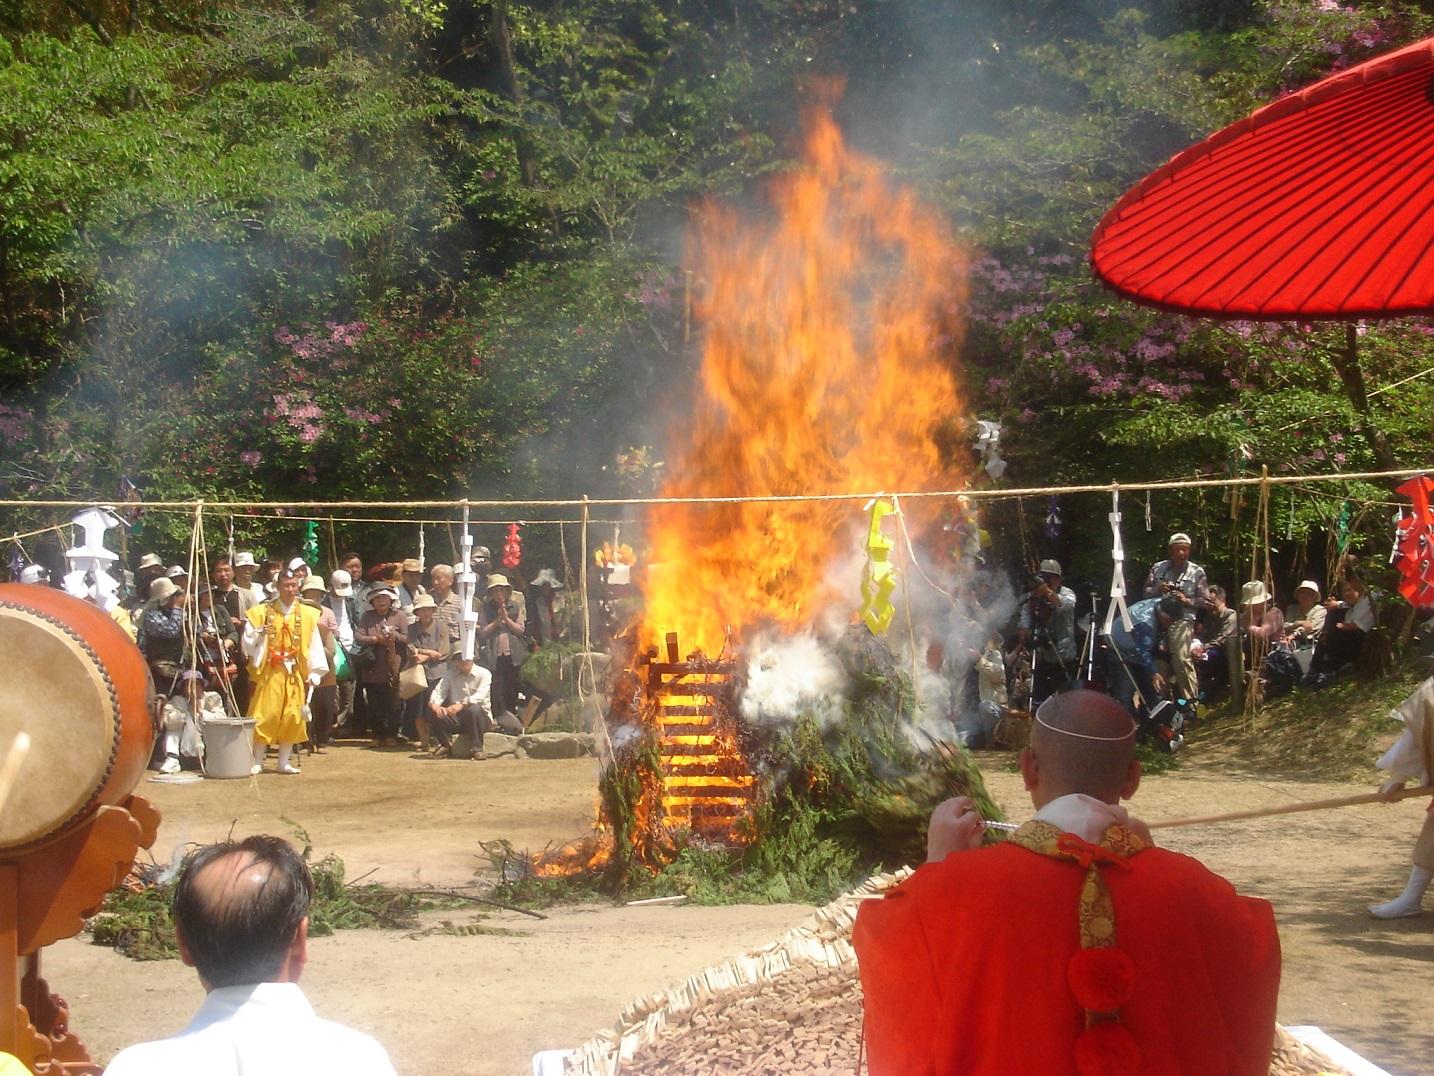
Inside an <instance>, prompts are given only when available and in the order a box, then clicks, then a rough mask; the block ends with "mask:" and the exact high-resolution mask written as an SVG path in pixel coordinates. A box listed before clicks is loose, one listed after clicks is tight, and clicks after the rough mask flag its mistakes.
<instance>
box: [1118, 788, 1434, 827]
mask: <svg viewBox="0 0 1434 1076" xmlns="http://www.w3.org/2000/svg"><path fill="white" fill-rule="evenodd" d="M1415 796H1434V785H1420V786H1419V787H1418V788H1401V789H1399V790H1398V791H1397V792H1389V793H1384V792H1365V793H1363V794H1361V795H1358V796H1338V797H1336V798H1335V799H1328V800H1301V801H1300V802H1298V803H1285V804H1281V805H1280V806H1278V807H1255V808H1253V809H1251V810H1248V811H1226V812H1225V813H1224V814H1207V815H1198V816H1196V817H1193V818H1166V819H1162V820H1161V821H1159V822H1146V823H1145V824H1146V825H1147V826H1149V827H1150V828H1151V829H1172V828H1174V827H1175V826H1203V825H1205V824H1207V823H1210V822H1239V821H1242V820H1244V819H1247V818H1271V817H1273V816H1275V815H1281V814H1302V813H1304V812H1306V811H1328V810H1332V809H1333V808H1335V807H1358V806H1359V805H1361V804H1364V803H1393V802H1394V801H1395V800H1407V799H1412V798H1414V797H1415Z"/></svg>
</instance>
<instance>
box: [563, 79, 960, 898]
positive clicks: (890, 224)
mask: <svg viewBox="0 0 1434 1076" xmlns="http://www.w3.org/2000/svg"><path fill="white" fill-rule="evenodd" d="M805 131H806V137H805V142H804V152H803V155H802V157H801V160H800V162H799V164H798V165H797V166H796V167H795V168H794V169H793V170H792V171H791V172H790V173H788V174H786V175H784V176H783V177H781V178H780V179H778V180H777V181H776V182H775V183H774V184H773V187H772V199H771V201H772V207H773V212H772V213H771V214H770V215H764V216H763V217H761V218H760V219H751V218H746V217H743V216H741V215H739V214H738V213H737V212H735V211H733V210H732V209H730V208H727V207H724V206H720V205H708V206H706V207H704V208H703V209H702V210H701V211H700V212H699V213H698V215H697V219H696V222H695V228H694V237H693V242H692V259H691V260H692V262H693V264H694V276H695V279H696V281H697V282H698V291H699V294H700V296H701V298H700V300H699V305H698V315H699V319H700V322H701V325H702V330H703V355H702V365H701V374H700V380H699V385H698V386H697V389H698V391H697V392H696V394H695V403H694V405H693V409H692V414H691V416H690V420H689V421H688V422H687V423H686V424H685V425H684V427H683V428H682V429H681V430H678V431H674V437H673V440H674V442H675V443H674V444H673V445H672V446H671V447H670V449H669V458H670V462H669V469H668V474H669V476H670V477H669V479H668V481H667V483H666V485H665V486H664V488H663V489H662V491H661V492H662V495H663V497H665V498H672V499H676V500H678V501H682V500H686V501H687V502H688V503H667V504H662V505H659V506H657V507H655V508H654V509H653V510H652V512H651V514H650V516H649V518H648V520H647V524H648V525H647V528H646V530H647V534H648V536H649V547H650V551H649V567H648V569H647V571H646V572H645V573H644V578H643V580H642V591H643V597H644V605H645V607H644V612H643V614H642V615H643V621H642V624H641V625H640V626H638V627H637V630H636V632H635V638H636V641H637V646H636V658H635V662H634V665H633V667H632V668H631V669H630V670H629V672H628V676H627V680H626V682H625V684H624V685H622V686H620V687H619V688H618V689H617V690H616V691H615V693H614V705H613V709H612V712H611V713H610V714H609V717H608V726H609V731H610V732H612V733H613V736H612V739H613V742H614V744H615V745H616V750H615V752H614V757H613V759H612V760H611V762H610V763H609V765H608V767H607V769H606V772H605V774H604V778H603V782H602V808H601V814H602V818H601V820H600V823H599V830H598V833H597V835H596V836H595V837H594V838H592V839H590V840H588V841H585V842H581V844H580V845H579V846H578V847H570V848H568V849H565V850H564V851H563V852H562V853H561V854H558V855H556V856H549V857H547V858H546V859H545V860H544V861H542V862H540V864H539V870H540V872H543V873H554V872H567V871H571V870H573V869H578V868H585V867H588V868H590V867H595V866H598V865H600V864H604V863H609V864H610V863H611V862H612V861H613V860H614V859H616V860H618V861H620V865H623V866H622V868H621V870H620V872H619V873H621V874H623V875H624V876H625V872H626V866H625V864H630V863H631V862H633V861H639V862H641V863H643V864H644V865H645V866H647V867H650V868H655V867H660V866H661V865H662V864H663V863H665V862H667V861H669V860H670V859H671V858H672V857H673V856H674V855H675V854H676V853H677V851H678V850H679V849H680V848H681V847H682V845H683V844H684V843H686V842H689V841H693V840H697V841H699V842H706V843H708V844H711V843H713V842H714V841H715V842H716V843H721V844H725V845H727V846H729V847H730V846H735V845H742V844H747V843H750V842H752V841H754V840H756V839H758V838H759V837H761V836H763V834H762V832H761V827H760V826H759V825H758V823H757V821H756V815H757V812H758V808H759V807H760V806H761V802H762V797H763V795H764V789H763V787H762V782H761V780H759V777H758V775H757V773H756V772H755V771H757V770H758V769H762V768H763V766H762V765H759V764H758V763H756V762H754V755H761V754H762V748H763V747H768V748H769V747H770V746H771V745H770V742H769V741H768V742H766V743H765V744H764V743H759V742H758V740H759V739H760V735H759V732H758V730H756V729H755V728H754V727H753V724H754V723H753V722H751V721H744V720H743V718H742V711H743V704H742V695H743V692H744V689H745V688H746V687H747V686H748V684H749V683H754V681H752V680H750V678H749V675H748V674H749V669H748V666H749V664H751V663H753V661H754V659H755V658H756V656H757V655H756V650H757V649H759V648H760V647H766V646H770V645H771V643H772V640H774V639H776V640H793V639H802V640H806V641H807V642H808V644H809V645H810V646H813V647H816V648H818V649H823V650H831V649H835V648H839V647H840V646H841V645H843V643H842V640H843V639H845V640H846V643H845V645H846V646H847V648H848V650H850V645H851V644H850V639H851V637H852V636H853V635H854V634H862V633H864V631H865V629H861V628H850V627H849V626H850V625H851V624H852V622H853V620H854V614H855V611H856V608H857V606H858V604H859V602H860V593H859V583H860V570H861V561H860V557H859V556H857V555H856V554H857V551H858V550H859V549H860V547H861V536H862V533H863V532H864V530H865V528H866V526H867V522H866V519H865V516H864V514H863V513H862V512H861V507H862V503H861V501H860V500H859V499H854V498H853V497H852V496H851V495H852V494H864V493H877V492H883V491H891V492H895V491H921V490H931V489H951V488H953V485H955V484H956V483H958V482H959V480H960V475H959V474H958V473H956V469H955V468H954V466H953V451H952V447H953V445H954V443H955V440H954V438H953V436H952V431H953V430H954V429H955V428H956V427H957V425H958V422H959V406H960V404H959V397H958V393H957V387H956V380H955V376H954V363H955V355H956V351H957V348H958V346H959V343H960V340H961V317H960V313H961V310H962V308H963V306H964V302H965V298H966V295H965V264H964V259H963V257H962V254H961V252H960V250H959V249H958V247H957V245H956V243H955V242H954V240H953V237H952V235H951V233H950V229H949V228H948V226H947V224H946V223H945V222H944V221H943V220H942V219H941V217H940V216H939V215H938V214H936V213H934V212H933V211H931V210H930V209H928V208H927V207H925V206H923V205H922V204H921V203H920V202H919V201H918V200H917V198H916V197H915V196H914V195H913V194H912V193H911V192H910V191H908V190H905V189H902V188H900V187H898V186H895V185H894V184H892V183H891V182H890V181H889V180H888V179H887V177H886V175H885V174H884V171H883V169H882V168H881V166H880V165H879V164H878V163H877V162H876V161H874V160H872V159H871V158H869V157H866V156H863V155H862V154H860V153H858V152H856V151H854V150H853V149H851V148H850V147H849V146H848V145H847V144H846V142H845V141H844V139H843V138H842V135H841V132H840V131H839V129H838V128H837V126H836V124H835V123H834V122H833V120H832V118H831V116H830V114H829V111H828V109H827V108H826V107H824V103H823V105H820V106H817V107H812V108H810V109H809V110H808V111H807V113H806V117H805ZM837 495H846V496H845V497H840V496H837ZM823 496H830V497H831V499H807V498H821V497H823ZM704 498H719V499H727V500H724V501H722V502H721V503H712V502H711V501H707V502H706V503H694V502H695V501H697V500H700V499H704ZM742 498H757V499H754V500H742ZM770 498H790V499H778V500H773V499H770ZM929 516H930V518H929V519H927V520H922V519H919V518H911V517H910V516H908V517H907V518H906V520H905V521H904V525H905V526H906V527H907V528H908V530H909V531H915V532H916V533H917V534H918V535H919V534H920V532H921V531H922V530H923V529H924V527H925V526H927V525H929V523H930V520H931V519H934V518H935V513H934V512H931V513H929ZM863 638H864V639H865V640H866V642H867V643H869V642H870V637H869V636H865V635H864V634H863ZM911 641H912V642H913V643H914V641H915V640H914V639H913V640H911ZM857 645H858V647H861V646H865V645H866V643H858V644H857ZM876 649H878V650H882V648H880V647H878V648H876ZM882 653H883V654H884V653H885V651H884V650H882ZM887 658H888V662H887V664H888V666H890V665H891V664H892V663H891V662H890V661H889V655H888V656H887ZM863 660H866V659H865V658H864V659H863ZM768 664H770V663H768ZM882 671H884V672H891V669H890V668H886V669H884V670H882ZM876 679H877V680H878V681H882V682H887V681H890V682H895V681H897V680H899V679H900V674H893V675H891V676H885V677H882V676H878V677H876ZM906 683H907V688H906V695H905V696H904V698H906V699H907V700H908V701H909V698H910V695H911V686H910V682H909V681H907V682H906ZM805 690H806V691H807V693H808V694H809V695H811V694H820V693H821V692H822V687H821V684H820V678H819V677H818V678H817V682H816V683H814V684H808V685H807V686H806V689H805ZM798 694H800V693H798ZM880 705H881V706H884V707H885V710H886V711H895V710H897V709H900V707H901V701H900V698H899V692H897V691H896V690H895V689H893V690H892V691H891V692H890V693H889V694H888V696H887V697H885V698H884V701H881V702H880ZM907 708H908V710H909V709H910V707H909V705H908V707H907ZM749 716H750V715H749ZM768 716H770V715H768ZM782 716H783V717H784V718H786V719H789V720H795V719H796V718H797V716H798V715H797V714H796V713H791V714H785V715H782ZM768 731H770V730H768ZM867 740H868V741H869V742H868V746H867V747H866V748H863V750H878V753H882V752H884V753H885V754H886V755H890V754H891V753H892V751H896V750H897V748H896V747H895V746H893V745H892V744H891V743H889V742H888V743H887V744H886V747H885V748H883V749H875V748H871V747H870V741H871V740H872V737H870V736H868V737H867ZM768 753H770V752H768ZM789 753H790V752H789ZM898 753H899V751H898ZM947 757H948V758H949V756H947ZM767 763H770V759H768V760H767ZM783 765H785V766H786V768H787V770H788V771H790V770H791V769H792V764H791V763H790V762H787V763H784V764H783ZM773 768H774V767H773V766H772V765H770V764H766V765H765V770H766V771H768V772H767V776H768V777H769V778H770V771H771V770H772V769H773ZM819 768H829V767H819ZM867 768H868V769H870V768H871V767H867ZM896 768H897V769H903V768H904V769H905V770H906V771H908V772H909V771H910V770H911V769H912V768H913V767H912V764H911V761H910V759H909V758H908V759H907V760H906V762H905V764H904V766H902V767H896ZM782 779H784V780H790V779H792V774H791V773H790V772H787V773H786V774H785V775H783V776H782ZM805 780H806V781H807V783H808V784H811V783H812V782H814V781H817V778H813V777H812V776H811V775H810V774H807V775H806V777H805ZM818 783H820V784H821V785H822V787H823V788H824V789H829V788H830V786H831V784H832V778H831V777H830V775H825V776H821V777H820V780H819V781H818ZM853 783H858V782H853V781H848V784H853ZM938 791H939V790H938ZM618 884H621V882H620V881H619V883H618Z"/></svg>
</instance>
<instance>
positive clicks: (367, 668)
mask: <svg viewBox="0 0 1434 1076" xmlns="http://www.w3.org/2000/svg"><path fill="white" fill-rule="evenodd" d="M368 603H369V608H368V611H367V612H365V613H364V614H363V615H362V616H361V617H359V622H358V628H357V630H356V631H355V633H354V641H355V642H357V643H358V645H359V646H360V647H361V648H362V652H363V653H365V654H367V655H368V660H365V661H363V662H361V663H360V668H359V678H358V693H357V695H356V697H355V698H354V719H355V720H356V721H357V723H358V730H357V731H358V732H359V734H360V735H369V736H372V737H373V739H374V745H375V746H377V747H386V746H390V745H392V744H393V743H394V742H395V740H396V739H397V737H398V714H399V709H398V703H399V699H398V689H397V680H398V673H399V670H400V669H401V668H402V666H403V663H404V661H405V659H406V658H407V656H408V618H407V617H405V616H404V615H403V614H402V613H401V612H399V610H398V593H397V591H395V590H394V589H393V588H392V587H390V586H388V585H387V584H386V583H383V582H379V583H377V584H376V585H375V586H374V587H373V588H372V589H371V590H370V591H369V592H368Z"/></svg>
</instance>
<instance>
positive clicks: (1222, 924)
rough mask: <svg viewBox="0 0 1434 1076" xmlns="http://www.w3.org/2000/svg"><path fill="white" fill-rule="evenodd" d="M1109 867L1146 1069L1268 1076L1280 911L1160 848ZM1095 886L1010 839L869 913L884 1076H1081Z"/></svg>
mask: <svg viewBox="0 0 1434 1076" xmlns="http://www.w3.org/2000/svg"><path fill="white" fill-rule="evenodd" d="M1030 825H1039V823H1028V826H1030ZM1022 832H1025V827H1023V830H1022ZM1052 832H1054V833H1058V832H1059V831H1058V830H1054V828H1052ZM1017 836H1019V834H1018V835H1017ZM1110 858H1111V859H1112V860H1113V859H1114V858H1116V857H1110ZM1099 869H1100V871H1101V874H1102V877H1103V878H1104V881H1105V884H1106V885H1107V886H1108V889H1109V898H1110V901H1111V902H1112V903H1113V905H1114V910H1115V915H1114V920H1115V932H1116V934H1117V935H1118V946H1119V948H1120V949H1121V950H1123V951H1124V952H1125V953H1126V954H1127V955H1128V956H1129V958H1130V963H1131V965H1132V966H1133V970H1134V977H1133V989H1132V990H1131V991H1130V993H1129V997H1128V998H1127V999H1126V1000H1125V1001H1124V1002H1123V1004H1121V1005H1120V1007H1119V1016H1118V1020H1119V1023H1120V1024H1121V1025H1123V1027H1124V1028H1125V1029H1127V1030H1128V1031H1129V1033H1130V1037H1131V1038H1133V1040H1134V1042H1135V1044H1136V1046H1138V1048H1139V1065H1138V1069H1137V1070H1136V1071H1138V1072H1139V1073H1140V1074H1142V1076H1147V1074H1170V1076H1177V1074H1196V1073H1199V1074H1212V1076H1213V1074H1216V1073H1219V1074H1221V1076H1240V1074H1246V1073H1248V1074H1254V1073H1258V1074H1260V1076H1264V1074H1265V1073H1267V1072H1268V1071H1269V1067H1270V1054H1271V1050H1272V1047H1273V1041H1274V1031H1275V1001H1276V998H1277V996H1278V994H1279V983H1280V943H1279V936H1278V934H1277V933H1276V931H1275V921H1274V912H1273V910H1272V909H1271V907H1270V905H1269V903H1268V902H1266V901H1263V900H1257V899H1254V898H1250V897H1242V896H1240V895H1239V894H1238V893H1236V892H1235V890H1234V888H1233V887H1232V886H1231V885H1230V884H1229V883H1228V882H1227V881H1225V880H1224V879H1223V878H1221V877H1219V876H1218V875H1216V874H1213V873H1211V872H1210V871H1209V870H1207V869H1206V868H1205V867H1204V866H1203V865H1201V864H1200V863H1199V862H1197V861H1196V860H1194V859H1191V858H1189V857H1188V856H1182V855H1179V854H1177V853H1175V852H1169V851H1166V850H1164V849H1161V848H1143V849H1142V850H1140V851H1138V852H1136V853H1135V854H1133V855H1130V856H1129V857H1128V858H1122V859H1121V862H1118V863H1116V862H1111V863H1109V865H1104V866H1101V867H1100V868H1099ZM1085 876H1086V871H1085V869H1083V868H1082V866H1081V865H1080V864H1078V863H1076V862H1074V861H1072V860H1069V859H1059V858H1051V857H1049V856H1047V855H1040V854H1037V853H1036V852H1033V851H1029V850H1027V849H1026V848H1023V847H1018V846H1017V845H1016V844H1013V843H1002V844H998V845H995V846H993V847H989V848H982V849H978V850H976V851H971V852H960V853H955V854H952V855H950V856H947V857H946V859H945V860H944V861H942V862H940V863H935V864H929V865H927V866H923V867H921V868H920V869H919V870H917V872H916V873H915V875H913V876H912V877H911V878H910V879H908V880H907V881H906V882H904V883H903V884H902V885H901V886H899V887H897V888H896V889H895V890H893V891H892V892H891V893H890V894H888V895H887V896H886V898H885V899H883V900H879V901H869V902H867V903H866V904H864V905H863V906H862V908H861V911H860V914H859V915H858V916H857V921H856V929H855V933H854V935H853V938H852V940H853V943H854V944H855V946H856V951H857V956H858V958H859V960H860V965H861V982H862V988H863V991H864V993H865V997H866V1042H867V1052H868V1057H869V1059H870V1070H871V1072H872V1073H873V1076H888V1074H900V1076H922V1074H924V1076H936V1074H950V1076H973V1074H983V1073H988V1074H992V1076H996V1074H1000V1076H1013V1074H1020V1076H1024V1074H1033V1076H1035V1074H1038V1076H1067V1074H1075V1073H1076V1072H1077V1071H1078V1070H1077V1068H1076V1061H1075V1043H1076V1039H1077V1036H1078V1035H1080V1034H1081V1032H1082V1031H1083V1030H1084V1029H1085V1027H1086V1021H1087V1014H1086V1011H1085V1010H1084V1009H1083V1008H1082V1006H1081V1005H1080V1004H1079V1003H1078V1002H1077V1001H1076V999H1075V997H1074V995H1073V993H1072V986H1071V983H1070V982H1069V981H1068V969H1069V966H1070V965H1071V961H1072V957H1073V956H1074V955H1075V954H1076V953H1077V950H1079V949H1080V947H1081V937H1080V931H1079V928H1078V919H1079V916H1078V906H1079V903H1080V900H1081V892H1082V885H1083V881H1084V879H1085Z"/></svg>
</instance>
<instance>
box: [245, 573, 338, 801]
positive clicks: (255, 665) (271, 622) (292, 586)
mask: <svg viewBox="0 0 1434 1076" xmlns="http://www.w3.org/2000/svg"><path fill="white" fill-rule="evenodd" d="M300 582H301V579H300V577H299V575H298V574H297V573H296V572H292V571H286V572H284V573H283V574H282V575H280V577H279V580H278V589H279V593H278V594H277V595H276V596H275V597H274V598H273V599H272V600H271V601H267V602H263V603H262V604H259V605H256V606H254V607H253V608H252V609H250V610H249V611H248V612H247V613H245V614H244V616H245V619H246V623H245V625H244V653H245V655H246V656H247V657H248V660H249V682H250V683H251V684H252V685H253V687H252V691H251V693H250V696H249V716H250V717H252V718H253V719H254V768H253V770H252V772H253V773H259V772H261V771H262V770H263V768H264V753H265V752H266V751H267V750H268V747H269V745H270V744H277V745H278V747H279V772H280V773H298V772H299V769H298V767H297V766H294V765H292V764H291V762H290V754H291V753H292V751H293V748H294V744H296V743H303V742H304V741H305V740H307V739H308V738H309V734H308V729H307V728H306V726H305V723H304V704H305V702H306V700H307V697H308V689H309V685H310V684H317V683H318V682H319V681H320V680H322V679H323V677H324V674H325V673H326V672H328V670H329V661H328V656H327V655H326V654H325V653H324V644H323V639H322V637H321V636H320V634H319V610H318V609H316V608H314V607H313V606H311V605H305V604H304V603H303V602H301V601H299V583H300Z"/></svg>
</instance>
